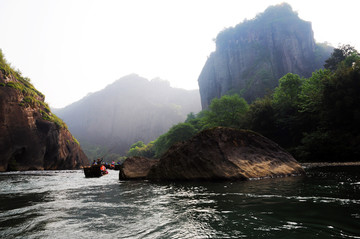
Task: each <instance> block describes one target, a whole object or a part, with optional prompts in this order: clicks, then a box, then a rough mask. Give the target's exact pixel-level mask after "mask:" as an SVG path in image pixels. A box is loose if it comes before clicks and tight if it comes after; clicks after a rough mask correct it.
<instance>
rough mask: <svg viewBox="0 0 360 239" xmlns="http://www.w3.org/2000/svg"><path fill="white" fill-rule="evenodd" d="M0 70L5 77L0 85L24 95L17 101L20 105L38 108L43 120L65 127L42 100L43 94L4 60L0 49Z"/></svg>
mask: <svg viewBox="0 0 360 239" xmlns="http://www.w3.org/2000/svg"><path fill="white" fill-rule="evenodd" d="M0 71H1V75H2V76H3V78H6V79H7V80H6V83H5V81H4V82H1V83H0V87H1V86H3V87H4V86H5V87H11V88H13V89H16V90H18V91H20V92H21V93H22V94H23V95H24V98H23V100H22V102H21V103H19V105H20V106H23V107H32V108H39V112H40V113H41V116H42V118H43V119H44V120H48V121H51V122H54V123H55V124H56V125H57V126H58V127H59V128H67V126H66V124H65V123H64V122H63V121H62V120H61V119H60V118H58V117H57V116H56V115H54V114H52V113H51V110H50V107H49V105H48V104H47V103H45V102H44V98H45V96H44V95H43V94H42V93H41V92H39V91H38V90H36V89H35V87H34V86H33V85H32V84H31V83H30V79H29V78H26V77H23V76H22V74H21V72H20V71H19V70H14V69H13V67H12V66H11V65H10V64H9V63H8V62H7V61H6V59H5V57H4V55H3V53H2V51H1V49H0ZM1 75H0V76H1ZM0 80H2V79H0Z"/></svg>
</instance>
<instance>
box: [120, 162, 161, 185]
mask: <svg viewBox="0 0 360 239" xmlns="http://www.w3.org/2000/svg"><path fill="white" fill-rule="evenodd" d="M157 163H159V160H158V159H148V158H144V157H130V158H127V159H126V160H125V161H124V163H123V164H122V165H121V166H120V172H119V179H120V180H129V179H145V178H146V176H147V175H148V173H149V171H150V168H151V167H152V166H154V165H155V164H157Z"/></svg>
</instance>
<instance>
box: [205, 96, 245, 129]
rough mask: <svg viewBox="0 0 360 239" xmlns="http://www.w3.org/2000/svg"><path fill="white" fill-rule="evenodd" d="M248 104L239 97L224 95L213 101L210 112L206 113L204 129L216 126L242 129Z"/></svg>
mask: <svg viewBox="0 0 360 239" xmlns="http://www.w3.org/2000/svg"><path fill="white" fill-rule="evenodd" d="M248 110H249V105H248V103H247V102H246V101H245V100H244V99H243V98H241V97H240V96H239V95H237V94H234V95H224V96H222V97H221V98H220V99H217V98H215V99H213V100H212V101H211V104H210V107H209V110H207V111H205V113H204V118H203V125H204V126H203V127H204V128H210V127H215V126H224V127H234V128H240V127H241V126H242V125H243V122H244V117H245V114H246V112H247V111H248Z"/></svg>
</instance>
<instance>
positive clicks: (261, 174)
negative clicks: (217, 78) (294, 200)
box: [147, 127, 304, 180]
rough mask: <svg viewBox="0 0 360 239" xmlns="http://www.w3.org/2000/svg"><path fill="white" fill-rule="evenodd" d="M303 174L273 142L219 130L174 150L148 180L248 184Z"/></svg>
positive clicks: (245, 133)
mask: <svg viewBox="0 0 360 239" xmlns="http://www.w3.org/2000/svg"><path fill="white" fill-rule="evenodd" d="M302 173H304V170H303V168H302V167H301V166H300V164H299V163H298V162H297V161H296V160H295V159H294V158H293V157H292V156H291V155H290V154H289V153H288V152H286V151H285V150H283V149H282V148H281V147H280V146H279V145H277V144H276V143H274V142H273V141H271V140H269V139H267V138H265V137H263V136H262V135H259V134H257V133H255V132H252V131H245V130H237V129H232V128H223V127H217V128H213V129H209V130H205V131H202V132H200V133H199V134H198V135H196V136H194V137H193V138H192V139H190V140H189V141H186V142H182V143H178V144H176V145H174V146H172V147H171V148H170V149H169V151H168V152H167V153H165V154H164V155H163V156H162V157H161V159H160V162H159V163H158V164H157V165H155V166H153V167H152V168H151V170H150V172H149V174H148V176H147V178H148V179H152V180H246V179H251V178H266V177H279V176H290V175H298V174H302Z"/></svg>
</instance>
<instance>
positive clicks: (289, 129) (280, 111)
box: [129, 45, 360, 161]
mask: <svg viewBox="0 0 360 239" xmlns="http://www.w3.org/2000/svg"><path fill="white" fill-rule="evenodd" d="M326 62H327V63H326V65H325V68H326V69H324V70H318V71H316V72H314V73H313V74H312V76H311V77H309V78H301V77H300V76H298V75H295V74H287V75H285V76H284V77H282V78H281V79H280V80H279V85H278V87H277V88H275V90H274V92H273V93H272V94H271V95H267V96H265V97H263V98H260V99H257V100H255V101H254V102H253V103H251V105H248V104H247V103H246V102H245V100H244V99H243V98H241V97H240V96H239V95H237V94H233V95H225V96H223V97H221V98H220V99H213V100H212V102H211V104H210V107H209V110H204V111H201V112H200V113H198V114H196V115H195V114H194V113H190V114H189V115H188V117H187V119H186V121H185V123H180V124H178V125H175V126H173V127H172V128H171V129H170V130H169V131H168V132H167V133H165V134H163V135H161V136H160V137H159V138H158V139H156V140H155V141H154V142H151V144H149V145H145V144H144V143H142V142H141V144H140V143H139V142H138V143H136V145H135V144H134V145H133V146H134V147H133V146H132V147H133V148H132V149H130V151H131V154H132V156H134V155H137V154H139V153H140V152H142V150H143V149H145V148H147V149H149V148H151V151H152V152H155V154H153V157H160V156H161V155H162V154H163V153H164V152H166V151H167V150H168V149H169V147H170V146H171V145H172V144H174V143H176V142H179V141H183V140H186V139H189V138H191V137H192V136H193V135H194V134H196V133H197V132H199V131H201V130H204V129H206V128H209V127H214V126H227V127H234V128H244V129H250V130H253V131H256V132H259V133H261V134H263V135H264V136H266V137H268V138H270V139H272V140H274V141H275V142H277V143H278V144H280V145H281V146H282V147H284V148H285V149H287V150H288V151H290V153H292V154H293V155H294V156H295V158H296V159H298V160H300V161H351V160H352V161H356V160H359V158H360V124H359V122H360V108H359V105H360V54H359V53H358V52H357V51H356V50H355V49H354V48H353V47H350V46H348V45H346V46H341V47H339V48H337V49H335V50H334V53H333V54H332V55H331V57H330V58H329V60H327V61H326ZM135 149H136V150H135ZM130 151H129V153H130Z"/></svg>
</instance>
